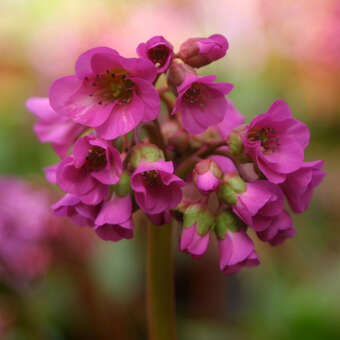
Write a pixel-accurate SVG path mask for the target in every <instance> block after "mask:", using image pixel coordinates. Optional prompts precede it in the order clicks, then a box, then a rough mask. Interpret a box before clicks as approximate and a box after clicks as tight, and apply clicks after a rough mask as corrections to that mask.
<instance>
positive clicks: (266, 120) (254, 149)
mask: <svg viewBox="0 0 340 340" xmlns="http://www.w3.org/2000/svg"><path fill="white" fill-rule="evenodd" d="M308 143H309V130H308V128H307V127H306V125H305V124H303V123H301V122H300V121H298V120H296V119H294V118H293V117H292V114H291V112H290V109H289V107H288V105H287V103H285V102H284V101H280V100H278V101H276V102H274V103H273V104H272V106H271V107H270V108H269V110H268V112H267V113H264V114H261V115H259V116H257V117H255V118H254V119H253V120H252V122H251V123H250V125H249V126H248V129H247V132H246V134H245V136H244V146H245V150H246V152H247V154H248V155H249V156H250V157H251V158H252V159H253V160H254V161H256V164H257V166H258V167H259V169H260V170H261V171H262V173H263V174H264V175H265V176H266V177H267V178H268V180H269V181H271V182H273V183H276V184H277V183H282V182H284V181H285V179H286V177H287V175H288V174H290V173H292V172H294V171H296V170H297V169H299V168H300V167H301V166H302V163H303V159H304V149H305V148H306V147H307V145H308Z"/></svg>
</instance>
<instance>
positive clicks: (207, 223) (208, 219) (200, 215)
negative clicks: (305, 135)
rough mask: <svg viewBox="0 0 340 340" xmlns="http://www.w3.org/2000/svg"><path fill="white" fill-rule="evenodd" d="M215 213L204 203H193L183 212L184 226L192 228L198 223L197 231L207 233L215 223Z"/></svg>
mask: <svg viewBox="0 0 340 340" xmlns="http://www.w3.org/2000/svg"><path fill="white" fill-rule="evenodd" d="M214 222H215V221H214V216H213V214H212V213H211V212H210V211H209V210H208V209H207V208H206V207H204V206H203V205H202V204H199V203H197V204H191V205H190V206H188V207H187V208H186V209H185V211H184V214H183V228H190V227H192V226H193V225H194V224H197V228H196V229H197V233H198V234H200V235H202V236H203V235H205V234H206V233H207V232H208V231H209V229H210V228H211V227H212V226H213V225H214Z"/></svg>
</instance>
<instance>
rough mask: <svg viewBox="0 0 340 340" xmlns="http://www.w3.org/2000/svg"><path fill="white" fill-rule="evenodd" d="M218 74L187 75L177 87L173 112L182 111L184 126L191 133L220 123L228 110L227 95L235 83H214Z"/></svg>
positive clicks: (199, 131)
mask: <svg viewBox="0 0 340 340" xmlns="http://www.w3.org/2000/svg"><path fill="white" fill-rule="evenodd" d="M215 79H216V76H214V75H211V76H204V77H201V76H197V75H193V74H189V73H188V75H187V77H186V78H185V80H184V81H183V83H182V84H181V85H180V86H178V87H177V91H178V97H177V100H176V105H175V108H174V110H173V112H172V114H175V113H179V112H180V113H181V117H182V124H183V127H184V128H185V129H186V130H187V131H188V132H189V133H191V134H199V133H202V132H204V131H205V130H206V129H207V128H208V127H209V126H213V125H216V124H218V123H220V122H221V121H222V120H223V119H224V116H225V114H226V112H227V107H228V103H227V100H226V98H225V95H226V94H228V93H229V92H230V91H231V90H232V89H233V85H232V84H228V83H214V80H215Z"/></svg>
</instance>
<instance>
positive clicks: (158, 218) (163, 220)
mask: <svg viewBox="0 0 340 340" xmlns="http://www.w3.org/2000/svg"><path fill="white" fill-rule="evenodd" d="M148 217H149V220H150V221H151V223H152V224H154V225H164V224H168V223H170V221H171V214H170V211H169V210H165V211H163V212H161V213H159V214H155V215H150V214H149V215H148Z"/></svg>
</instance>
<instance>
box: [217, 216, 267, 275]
mask: <svg viewBox="0 0 340 340" xmlns="http://www.w3.org/2000/svg"><path fill="white" fill-rule="evenodd" d="M215 228H216V229H215V231H216V235H217V239H218V246H219V250H220V261H219V262H220V269H221V271H222V272H223V273H224V274H234V273H236V272H238V271H239V270H241V269H242V268H243V267H253V266H257V265H259V264H260V261H259V259H258V255H257V253H256V252H255V250H254V243H253V241H252V240H251V238H250V237H249V236H248V235H247V233H246V231H245V230H244V228H242V227H241V226H239V223H238V221H237V219H236V216H235V215H233V214H232V213H230V212H222V213H221V214H220V215H219V216H217V219H216V227H215Z"/></svg>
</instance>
